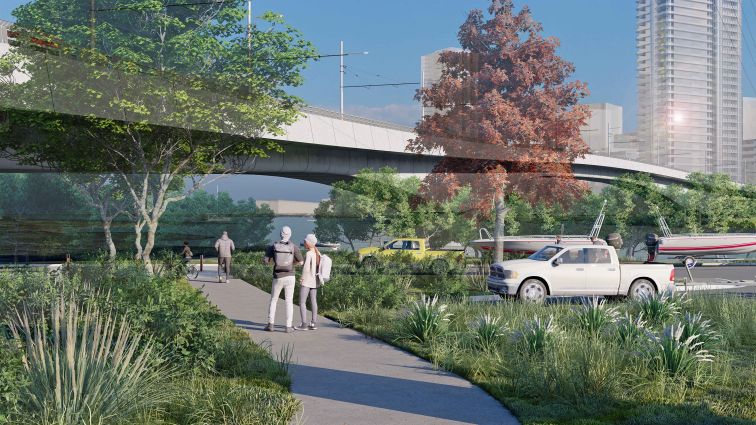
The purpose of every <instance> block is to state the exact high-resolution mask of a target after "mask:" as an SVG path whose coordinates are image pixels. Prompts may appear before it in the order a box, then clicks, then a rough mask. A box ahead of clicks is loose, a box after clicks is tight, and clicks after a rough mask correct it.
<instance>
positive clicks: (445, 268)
mask: <svg viewBox="0 0 756 425" xmlns="http://www.w3.org/2000/svg"><path fill="white" fill-rule="evenodd" d="M430 269H431V272H432V273H433V274H435V275H437V276H446V275H447V274H449V262H448V261H446V260H444V259H443V258H437V259H435V260H433V262H432V263H431V266H430Z"/></svg>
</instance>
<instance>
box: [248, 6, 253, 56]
mask: <svg viewBox="0 0 756 425" xmlns="http://www.w3.org/2000/svg"><path fill="white" fill-rule="evenodd" d="M247 55H248V56H249V58H250V60H251V59H252V0H247Z"/></svg>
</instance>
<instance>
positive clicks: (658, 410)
mask: <svg viewBox="0 0 756 425" xmlns="http://www.w3.org/2000/svg"><path fill="white" fill-rule="evenodd" d="M441 304H442V303H441V302H439V303H437V304H435V305H431V304H430V303H426V304H423V303H422V302H417V303H416V304H410V305H409V307H406V308H398V309H397V308H394V309H386V308H352V309H347V310H343V311H337V312H332V313H331V314H330V315H331V316H332V317H334V318H336V319H337V320H339V321H340V322H341V323H343V324H345V325H347V326H351V327H354V328H355V329H357V330H359V331H361V332H363V333H366V334H368V335H371V336H374V337H376V338H379V339H382V340H384V341H387V342H389V343H391V344H394V345H397V346H399V347H401V348H403V349H405V350H408V351H410V352H412V353H415V354H417V355H418V356H421V357H424V358H426V359H428V360H430V361H432V362H433V363H434V364H436V365H437V366H438V367H441V368H444V369H447V370H450V371H453V372H455V373H457V374H459V375H461V376H464V377H465V378H467V379H469V380H470V381H472V382H474V383H475V384H477V385H479V386H481V387H482V388H484V389H485V390H486V391H488V392H489V393H490V394H491V395H493V396H494V397H496V398H497V399H498V400H500V401H501V402H502V403H503V404H504V405H505V406H507V407H508V408H509V409H510V410H512V412H513V413H514V414H515V415H517V417H518V418H519V419H520V420H521V421H522V422H523V423H524V424H527V425H535V424H616V423H621V424H663V425H676V424H680V425H682V424H699V423H701V424H719V423H721V424H753V423H756V302H754V301H753V300H748V299H742V298H736V297H728V296H698V297H692V298H683V299H672V300H671V301H664V300H662V301H661V302H657V303H655V304H654V303H650V305H649V304H637V303H630V302H623V303H616V304H604V305H595V304H593V303H591V302H588V303H586V304H585V305H576V304H567V303H558V304H549V305H533V304H522V303H519V302H504V303H499V304H495V305H491V304H468V303H464V302H462V303H460V302H450V303H447V304H446V305H444V306H442V305H441ZM641 312H643V313H644V314H643V315H642V316H640V318H639V315H640V314H641ZM698 313H700V314H701V316H700V317H698V316H696V314H698ZM677 324H682V327H684V328H685V329H683V332H688V333H684V334H683V336H682V338H680V337H679V335H678V338H674V337H669V338H665V337H664V333H665V329H666V331H667V332H668V335H672V336H674V334H675V333H674V331H675V329H678V328H670V325H675V326H677ZM688 335H690V336H693V335H695V336H694V337H693V338H692V339H691V340H688V338H689V337H688ZM686 342H687V343H686Z"/></svg>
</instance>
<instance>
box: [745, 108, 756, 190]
mask: <svg viewBox="0 0 756 425" xmlns="http://www.w3.org/2000/svg"><path fill="white" fill-rule="evenodd" d="M743 181H744V182H746V183H750V184H756V97H744V98H743Z"/></svg>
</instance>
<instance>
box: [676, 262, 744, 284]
mask: <svg viewBox="0 0 756 425" xmlns="http://www.w3.org/2000/svg"><path fill="white" fill-rule="evenodd" d="M691 272H692V273H693V279H695V280H697V281H699V280H700V281H706V280H711V279H727V280H741V279H742V280H756V266H709V267H695V268H694V269H693V270H692V271H691ZM675 274H676V275H677V276H687V275H688V274H687V272H686V271H685V267H675Z"/></svg>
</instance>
